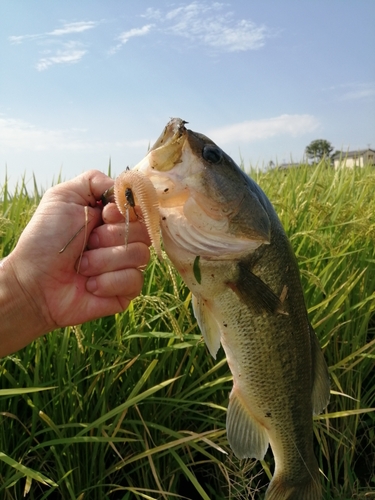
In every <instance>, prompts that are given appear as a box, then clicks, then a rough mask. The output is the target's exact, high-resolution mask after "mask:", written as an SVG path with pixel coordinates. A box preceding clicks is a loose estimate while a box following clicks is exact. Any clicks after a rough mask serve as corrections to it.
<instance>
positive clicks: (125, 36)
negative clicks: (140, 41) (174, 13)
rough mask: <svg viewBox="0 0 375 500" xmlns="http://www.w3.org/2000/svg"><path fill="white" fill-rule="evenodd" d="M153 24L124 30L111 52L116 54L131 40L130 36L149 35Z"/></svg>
mask: <svg viewBox="0 0 375 500" xmlns="http://www.w3.org/2000/svg"><path fill="white" fill-rule="evenodd" d="M153 26H154V25H153V24H146V25H145V26H142V28H133V29H131V30H128V31H124V32H123V33H121V34H120V35H119V36H118V37H117V40H119V41H120V43H118V44H117V45H115V46H114V47H112V48H111V49H110V51H109V53H110V54H115V53H116V52H117V51H118V50H119V49H120V48H121V47H122V46H123V45H125V43H127V42H128V41H129V40H130V38H133V37H135V36H144V35H147V34H148V33H149V32H150V30H151V29H152V28H153Z"/></svg>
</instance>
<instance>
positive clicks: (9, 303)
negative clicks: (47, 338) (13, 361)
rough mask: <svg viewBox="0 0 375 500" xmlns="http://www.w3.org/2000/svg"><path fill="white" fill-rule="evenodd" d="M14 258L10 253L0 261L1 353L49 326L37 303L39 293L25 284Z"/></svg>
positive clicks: (24, 344)
mask: <svg viewBox="0 0 375 500" xmlns="http://www.w3.org/2000/svg"><path fill="white" fill-rule="evenodd" d="M13 260H14V259H13V255H12V254H10V255H9V256H8V257H6V258H5V259H3V260H2V261H1V262H0V312H1V322H0V357H2V356H6V355H7V354H10V353H12V352H15V351H17V350H18V349H21V348H22V347H24V346H26V345H27V344H29V343H30V342H31V341H33V340H34V339H36V338H37V337H39V336H40V335H43V334H44V333H47V332H48V331H49V330H50V329H49V328H48V326H47V325H48V322H47V321H46V319H45V317H44V315H43V311H42V308H40V306H39V305H38V299H39V298H40V294H39V293H38V291H37V290H33V289H28V287H27V286H25V284H24V283H23V281H24V280H23V279H22V271H21V270H20V271H18V270H17V268H16V264H15V263H14V262H13ZM26 281H27V280H26Z"/></svg>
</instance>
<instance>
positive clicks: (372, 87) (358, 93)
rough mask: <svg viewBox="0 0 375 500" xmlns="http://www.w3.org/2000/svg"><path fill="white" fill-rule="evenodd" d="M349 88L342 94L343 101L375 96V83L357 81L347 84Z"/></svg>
mask: <svg viewBox="0 0 375 500" xmlns="http://www.w3.org/2000/svg"><path fill="white" fill-rule="evenodd" d="M346 88H347V89H348V90H347V91H346V92H344V94H343V95H342V96H341V100H343V101H357V100H360V99H367V98H368V97H374V96H375V83H355V84H349V85H346Z"/></svg>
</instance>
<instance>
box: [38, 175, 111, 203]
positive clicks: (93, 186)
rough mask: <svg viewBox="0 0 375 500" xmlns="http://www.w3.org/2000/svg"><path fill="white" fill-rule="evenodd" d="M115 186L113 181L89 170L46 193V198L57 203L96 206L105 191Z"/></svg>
mask: <svg viewBox="0 0 375 500" xmlns="http://www.w3.org/2000/svg"><path fill="white" fill-rule="evenodd" d="M111 186H113V179H111V178H110V177H108V176H107V175H105V174H103V173H102V172H99V171H98V170H89V171H87V172H84V173H83V174H81V175H79V176H78V177H75V178H74V179H72V180H70V181H66V182H63V183H61V184H58V185H56V186H54V187H53V188H50V189H49V190H47V191H46V194H45V196H46V197H47V198H51V197H52V199H54V200H56V201H64V202H67V203H76V204H79V205H91V206H92V207H94V206H96V203H97V201H99V200H100V198H101V196H102V194H103V193H104V191H105V190H106V189H108V188H110V187H111Z"/></svg>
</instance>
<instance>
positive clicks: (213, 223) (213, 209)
mask: <svg viewBox="0 0 375 500" xmlns="http://www.w3.org/2000/svg"><path fill="white" fill-rule="evenodd" d="M185 125H186V122H184V121H183V120H181V119H179V118H174V119H172V120H171V121H170V122H169V123H168V124H167V126H166V127H165V129H164V131H163V133H162V134H161V136H160V137H159V139H158V140H157V141H156V143H155V144H154V146H153V147H152V148H151V150H150V151H149V153H148V155H147V156H146V157H145V158H144V159H143V160H142V161H141V162H140V163H139V164H138V165H137V166H136V167H135V169H134V170H135V171H137V172H139V173H142V174H144V175H145V176H146V177H147V178H148V180H149V181H151V183H152V184H153V186H154V188H155V190H156V193H157V199H158V203H159V213H160V227H161V234H162V240H163V243H164V249H165V251H166V253H167V255H168V256H169V258H170V260H171V261H172V263H173V265H174V266H175V267H176V268H177V270H178V272H179V273H180V274H181V276H182V277H183V279H184V281H185V283H186V284H187V286H188V287H189V289H190V290H191V292H192V296H193V308H194V314H195V317H196V319H197V321H198V324H199V327H200V329H201V331H202V334H203V337H204V339H205V342H206V344H207V347H208V349H209V351H210V353H211V354H212V356H214V357H215V356H216V353H217V351H218V349H219V346H220V343H221V345H222V346H223V348H224V351H225V354H226V357H227V361H228V365H229V368H230V370H231V372H232V374H233V389H232V391H231V394H230V399H229V406H228V411H227V421H226V425H227V435H228V441H229V444H230V446H231V448H232V450H233V452H234V453H235V455H236V456H237V457H239V458H245V457H253V458H257V459H263V457H264V455H265V453H266V451H267V448H268V446H269V444H270V445H271V448H272V451H273V455H274V458H275V470H274V475H273V478H272V481H271V483H270V485H269V487H268V490H267V493H266V499H267V500H287V499H288V500H319V499H321V495H322V493H321V484H320V477H319V474H320V473H319V469H318V464H317V460H316V458H315V456H314V451H313V420H312V416H313V414H314V413H315V414H317V413H320V412H321V411H322V410H323V409H324V408H325V406H326V405H327V403H328V399H329V390H330V388H329V377H328V371H327V367H326V363H325V361H324V358H323V354H322V351H321V349H320V346H319V342H318V340H317V338H316V335H315V333H314V331H313V329H312V327H311V325H310V324H309V320H308V317H307V312H306V307H305V303H304V297H303V292H302V288H301V282H300V277H299V271H298V267H297V263H296V260H295V257H294V254H293V251H292V249H291V246H290V243H289V241H288V238H287V236H286V234H285V231H284V229H283V227H282V225H281V223H280V221H279V219H278V217H277V215H276V212H275V210H274V209H273V207H272V205H271V203H270V202H269V200H268V199H267V197H266V195H265V194H264V193H263V191H262V190H261V189H260V187H259V186H258V185H257V184H256V183H255V182H254V181H253V180H252V179H250V178H249V177H248V176H247V175H246V174H245V173H244V172H242V171H241V169H240V168H239V167H238V166H237V165H236V164H235V162H234V161H233V160H232V159H231V158H230V157H229V156H228V155H227V154H225V153H224V152H223V151H222V150H221V149H220V148H219V147H218V146H217V145H216V144H215V143H214V142H213V141H211V140H210V139H208V138H207V137H205V136H204V135H202V134H198V133H195V132H192V131H191V130H188V129H187V128H186V127H185ZM117 189H120V190H121V189H122V188H121V183H119V182H117ZM127 189H130V188H129V187H128V188H127ZM135 194H136V193H135Z"/></svg>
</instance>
